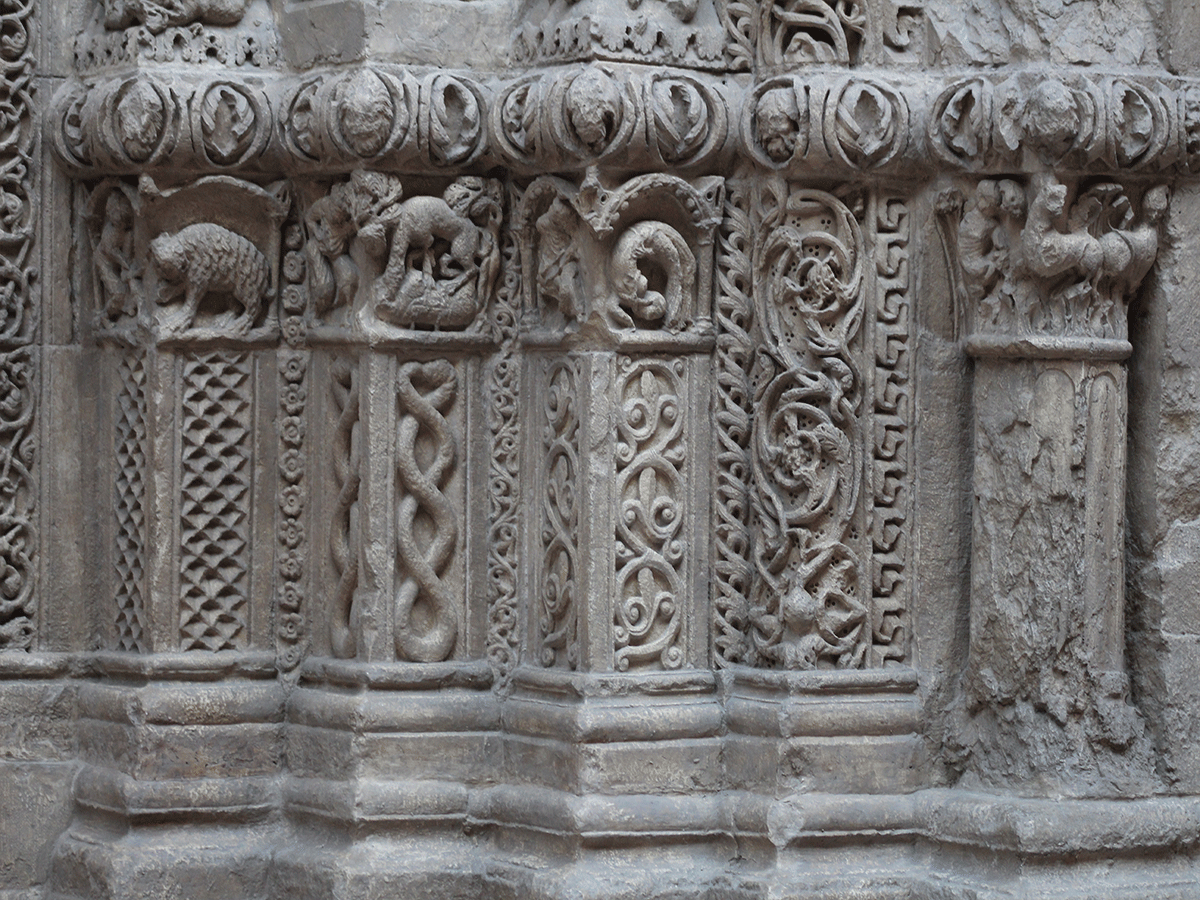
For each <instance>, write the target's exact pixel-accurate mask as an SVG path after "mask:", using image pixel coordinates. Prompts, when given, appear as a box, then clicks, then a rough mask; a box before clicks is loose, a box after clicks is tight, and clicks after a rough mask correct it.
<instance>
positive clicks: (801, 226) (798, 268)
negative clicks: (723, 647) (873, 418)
mask: <svg viewBox="0 0 1200 900" xmlns="http://www.w3.org/2000/svg"><path fill="white" fill-rule="evenodd" d="M775 199H776V200H779V199H782V202H779V203H777V204H776V205H775V206H774V207H773V208H771V209H770V211H769V212H768V213H767V214H766V215H765V216H764V221H763V223H762V225H763V228H762V230H763V231H764V232H765V233H766V235H767V236H766V237H765V238H764V239H763V240H762V242H761V246H760V248H759V251H758V254H757V260H756V269H757V276H758V284H759V286H760V290H761V291H762V295H761V305H762V313H761V314H762V315H763V316H764V322H765V323H766V326H767V327H766V332H767V335H768V341H767V345H766V346H765V347H763V348H762V350H761V351H760V353H759V358H758V361H757V365H756V373H755V374H756V376H757V377H756V381H757V383H758V385H759V386H758V389H757V390H756V392H755V396H754V409H755V411H756V412H755V419H754V426H753V452H752V462H753V474H754V491H753V494H752V497H753V507H754V513H755V521H756V533H755V547H754V566H755V576H756V577H755V584H754V589H753V592H752V599H751V610H750V619H751V622H752V624H753V628H752V630H751V638H752V643H753V647H754V651H755V654H756V656H757V657H758V659H759V660H760V661H761V662H764V663H767V664H773V665H778V666H782V667H784V668H789V669H810V668H815V667H817V666H828V665H836V666H838V667H850V666H860V665H862V664H863V662H864V660H865V658H866V651H867V649H868V648H869V646H870V638H871V631H870V628H869V626H868V623H867V608H866V604H865V603H864V601H863V598H862V588H861V587H860V584H859V580H860V578H859V569H860V563H859V557H858V554H857V553H856V552H855V550H854V548H853V547H852V546H851V541H852V538H853V534H852V532H853V531H854V522H855V516H856V511H857V502H858V496H859V491H860V481H861V469H862V450H861V447H860V442H861V436H860V434H861V426H860V423H859V421H858V410H859V407H860V406H861V398H860V394H861V378H860V376H859V373H858V367H857V366H856V364H855V356H854V354H853V353H852V351H851V342H852V341H853V340H854V339H855V337H856V335H857V333H858V330H859V327H860V325H861V322H862V317H863V299H864V298H863V293H864V292H863V291H862V287H861V285H862V267H863V262H862V258H863V251H862V238H861V233H860V231H859V227H858V223H857V222H856V221H855V220H854V218H853V216H852V215H851V213H850V211H849V209H847V208H846V206H845V205H844V204H843V203H842V202H841V201H839V200H837V199H836V198H835V197H833V196H831V195H829V194H824V193H821V192H818V191H794V192H790V193H786V194H781V195H780V196H779V197H776V198H775Z"/></svg>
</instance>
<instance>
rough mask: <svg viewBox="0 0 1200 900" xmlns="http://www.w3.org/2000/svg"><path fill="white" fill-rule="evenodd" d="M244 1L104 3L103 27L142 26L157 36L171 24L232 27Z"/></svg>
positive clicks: (241, 13) (117, 0) (129, 0)
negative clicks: (194, 23) (196, 23)
mask: <svg viewBox="0 0 1200 900" xmlns="http://www.w3.org/2000/svg"><path fill="white" fill-rule="evenodd" d="M245 14H246V0H105V3H104V27H105V28H107V29H108V30H110V31H116V30H118V29H121V28H128V27H129V26H130V25H139V24H142V25H145V26H146V28H147V30H149V31H150V32H152V33H153V34H159V33H161V32H162V31H163V30H165V29H166V28H168V27H170V26H172V25H191V24H192V23H193V22H200V23H202V24H204V25H236V24H237V23H238V22H240V21H241V20H242V16H244V15H245Z"/></svg>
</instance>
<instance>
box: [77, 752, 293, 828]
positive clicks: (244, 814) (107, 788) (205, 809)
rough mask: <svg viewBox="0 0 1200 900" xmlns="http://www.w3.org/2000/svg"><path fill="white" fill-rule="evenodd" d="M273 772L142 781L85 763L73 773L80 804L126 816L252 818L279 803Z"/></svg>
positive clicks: (262, 816) (272, 810)
mask: <svg viewBox="0 0 1200 900" xmlns="http://www.w3.org/2000/svg"><path fill="white" fill-rule="evenodd" d="M278 791H279V781H278V777H277V775H275V774H274V773H273V774H271V775H259V776H249V777H240V778H187V779H175V780H164V781H149V780H146V781H142V780H138V779H135V778H131V777H130V776H128V775H125V774H123V773H120V772H115V771H113V770H110V769H101V768H97V767H93V766H84V767H82V768H81V769H80V771H79V774H78V775H77V776H76V777H75V803H76V805H77V806H78V807H80V808H81V809H83V810H87V811H90V812H93V813H98V814H101V815H110V816H118V817H121V818H126V819H130V820H137V819H152V820H158V821H166V820H171V819H175V820H180V821H186V822H188V823H189V824H191V823H195V822H201V821H238V822H247V821H256V820H261V819H265V818H267V817H269V816H271V815H272V814H274V813H275V812H276V811H277V810H278V807H279V799H278Z"/></svg>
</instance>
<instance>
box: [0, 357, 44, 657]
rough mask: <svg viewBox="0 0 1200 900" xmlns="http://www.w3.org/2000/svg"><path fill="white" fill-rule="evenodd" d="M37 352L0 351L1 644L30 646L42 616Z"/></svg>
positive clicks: (14, 647) (18, 647)
mask: <svg viewBox="0 0 1200 900" xmlns="http://www.w3.org/2000/svg"><path fill="white" fill-rule="evenodd" d="M34 391H35V380H34V369H33V357H32V355H31V353H30V351H29V350H28V349H27V348H22V349H18V350H13V351H11V352H7V353H2V354H0V649H3V650H30V649H32V647H33V639H34V624H35V622H36V621H37V619H36V616H37V596H36V594H35V591H34V588H35V586H36V569H35V564H36V551H37V543H36V532H35V530H34V525H35V519H34V507H35V492H34V480H33V464H34V447H35V436H34V429H33V418H34Z"/></svg>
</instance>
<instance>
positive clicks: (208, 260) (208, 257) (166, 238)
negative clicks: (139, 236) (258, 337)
mask: <svg viewBox="0 0 1200 900" xmlns="http://www.w3.org/2000/svg"><path fill="white" fill-rule="evenodd" d="M150 264H151V265H152V266H153V267H154V271H155V272H156V273H157V275H158V278H159V295H158V298H157V300H158V303H160V304H163V305H170V304H173V303H175V302H177V301H179V300H180V299H182V301H183V308H182V310H180V314H179V316H178V317H177V318H175V320H174V322H172V323H171V325H169V326H168V327H171V328H172V329H173V330H176V331H184V330H187V329H191V328H194V327H195V326H196V317H197V315H198V313H199V311H200V301H201V300H204V299H206V298H207V297H208V296H209V295H210V294H214V293H220V294H229V295H230V296H231V297H232V299H233V301H234V304H235V306H236V307H237V308H236V309H235V310H234V312H235V316H234V317H233V318H232V319H231V320H230V319H229V317H228V316H225V317H223V319H222V320H221V323H220V324H221V325H224V324H226V320H228V327H229V328H230V329H231V330H232V331H233V332H234V333H235V334H246V333H247V332H249V331H250V329H251V328H252V327H253V325H254V324H255V323H256V322H257V321H258V319H259V314H260V312H261V311H262V307H263V301H264V300H265V299H266V294H267V289H268V286H269V281H270V275H271V272H270V265H269V263H268V262H267V258H266V257H265V256H263V254H262V252H261V251H260V250H259V249H258V248H257V247H255V246H254V244H252V243H251V242H250V241H248V240H246V239H245V238H244V237H242V236H241V235H240V234H237V233H235V232H233V231H230V230H229V229H228V228H224V227H222V226H220V225H215V224H213V223H211V222H202V223H198V224H195V225H188V226H186V227H184V228H181V229H180V230H179V231H177V232H175V233H174V234H162V235H159V236H158V237H156V238H155V239H154V240H153V241H151V242H150ZM175 323H178V324H175ZM218 327H219V326H218Z"/></svg>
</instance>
